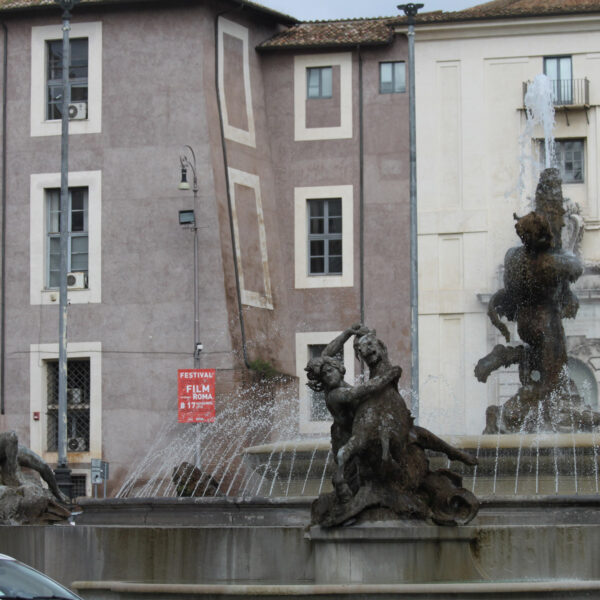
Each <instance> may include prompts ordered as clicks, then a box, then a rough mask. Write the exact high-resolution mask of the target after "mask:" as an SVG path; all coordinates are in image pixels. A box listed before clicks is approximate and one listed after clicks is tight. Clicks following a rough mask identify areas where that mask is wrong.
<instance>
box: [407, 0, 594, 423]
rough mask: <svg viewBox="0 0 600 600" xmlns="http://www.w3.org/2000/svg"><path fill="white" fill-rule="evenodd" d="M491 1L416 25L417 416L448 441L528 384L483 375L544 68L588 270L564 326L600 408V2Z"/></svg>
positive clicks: (536, 145)
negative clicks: (529, 91)
mask: <svg viewBox="0 0 600 600" xmlns="http://www.w3.org/2000/svg"><path fill="white" fill-rule="evenodd" d="M492 4H494V5H495V7H496V8H497V12H494V6H489V7H487V8H486V6H482V7H481V9H478V8H474V9H470V10H465V11H463V12H462V13H456V15H454V17H452V18H446V19H445V18H444V17H443V16H442V17H439V16H438V17H437V18H432V19H429V20H428V19H426V18H424V19H423V21H422V22H421V23H420V24H419V25H418V26H417V36H416V40H417V42H416V70H417V78H416V85H417V91H416V94H417V140H418V142H417V153H418V201H419V333H420V346H419V355H420V415H421V424H422V425H424V426H425V427H431V428H432V429H434V430H437V431H445V432H446V433H469V434H478V433H481V432H482V430H483V428H484V424H485V409H486V406H487V405H488V404H498V403H500V402H502V401H504V400H506V399H507V398H509V397H510V396H511V395H512V394H513V393H514V392H515V391H516V389H517V387H518V376H517V373H516V372H514V370H512V371H507V370H502V369H501V370H500V372H497V373H496V374H494V375H493V376H492V377H490V379H489V380H488V382H487V384H481V383H479V382H478V381H477V380H476V379H475V377H474V375H473V369H474V367H475V364H476V363H477V361H478V360H479V359H480V358H481V357H483V356H485V355H486V354H487V353H488V352H489V351H490V350H491V348H492V347H493V346H494V345H495V344H496V343H500V341H501V339H500V338H501V336H500V335H499V332H498V331H497V330H496V329H494V328H493V327H492V326H491V324H490V323H489V320H488V318H487V315H486V310H487V301H488V300H489V297H490V295H491V294H493V293H494V292H495V291H496V290H497V289H499V288H500V287H502V272H501V265H502V263H503V259H504V254H505V252H506V251H507V250H508V249H509V248H510V247H511V246H515V245H518V244H519V243H520V242H519V239H518V237H517V235H516V233H515V230H514V220H513V213H517V214H519V215H523V214H525V213H526V212H529V210H532V204H531V198H532V197H533V193H534V191H535V181H536V180H535V177H534V176H532V173H533V172H534V171H535V170H536V169H538V170H539V166H538V165H534V164H533V163H534V162H536V161H539V160H540V158H539V150H540V147H541V141H540V140H542V139H543V137H544V134H543V132H542V130H541V128H539V127H538V128H536V129H535V130H534V131H533V132H532V133H528V132H526V118H525V111H524V89H525V87H524V86H527V85H528V82H532V81H533V80H534V78H535V77H536V76H537V75H538V74H540V73H546V74H547V75H548V77H549V78H550V79H551V80H553V86H554V87H553V93H554V104H555V111H556V114H555V120H556V126H555V128H554V136H555V138H556V141H557V166H558V167H559V169H560V170H561V173H562V176H563V193H564V196H565V197H568V198H569V199H570V201H571V204H570V205H571V207H572V210H573V211H574V215H573V216H572V217H571V219H570V221H569V223H570V224H569V228H568V229H569V233H568V235H567V234H565V236H564V237H565V242H566V244H567V245H570V247H571V248H572V249H573V250H574V251H575V252H578V253H580V254H581V256H582V259H583V260H584V262H585V264H586V266H587V268H586V272H585V274H584V276H583V277H582V278H581V279H580V281H579V282H578V284H577V286H576V287H577V294H578V297H579V301H580V309H579V314H578V315H577V318H576V319H575V320H566V321H565V329H566V334H567V338H568V344H569V365H570V368H571V373H572V376H573V377H574V379H575V380H576V382H577V385H578V387H579V389H580V392H582V393H583V395H584V396H585V397H586V400H587V401H588V402H590V404H592V406H596V407H597V403H598V396H597V385H598V383H599V382H600V371H599V370H598V367H599V366H600V357H599V355H598V350H597V348H598V337H599V336H600V321H599V320H598V317H599V316H600V315H599V308H600V305H599V304H598V300H599V298H600V296H599V293H598V279H597V277H596V276H595V275H594V273H596V272H597V268H596V265H597V264H598V261H600V227H599V217H600V180H599V165H600V163H599V154H598V150H599V143H600V139H599V126H600V122H599V115H598V104H599V103H600V54H599V53H598V48H599V47H600V33H599V31H600V27H599V26H600V6H599V7H597V8H596V9H595V10H594V9H593V7H589V6H587V7H585V8H582V9H581V10H579V11H578V10H577V8H578V7H577V6H576V5H577V3H573V5H574V6H573V7H571V8H570V9H569V11H571V12H569V11H567V10H566V9H564V7H561V6H559V5H558V4H557V3H552V2H550V3H547V2H540V3H538V4H539V7H538V10H537V11H536V9H535V7H533V8H531V6H530V5H531V3H528V12H527V11H525V9H522V10H521V9H519V6H520V4H524V3H518V2H517V3H514V4H513V3H502V2H497V3H492ZM503 4H505V5H507V6H501V5H503ZM509 4H510V5H511V6H513V9H512V13H511V8H510V7H509V6H508V5H509ZM581 4H582V5H583V4H584V3H581ZM588 4H589V3H588ZM552 9H554V13H553V12H552ZM561 9H562V12H561ZM519 11H520V12H519ZM565 13H568V14H565ZM459 15H461V17H460V18H458V16H459ZM575 205H576V207H575ZM579 234H583V238H582V240H581V239H577V240H576V239H575V238H578V235H579ZM569 237H570V238H571V239H570V240H568V239H567V238H569ZM511 335H512V336H513V340H514V339H518V338H517V337H516V331H515V330H514V327H511ZM440 428H441V429H440Z"/></svg>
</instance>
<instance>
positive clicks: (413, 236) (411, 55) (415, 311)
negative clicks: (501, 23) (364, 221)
mask: <svg viewBox="0 0 600 600" xmlns="http://www.w3.org/2000/svg"><path fill="white" fill-rule="evenodd" d="M422 7H423V5H422V4H402V5H400V6H398V8H399V9H400V10H403V11H404V14H405V15H406V16H407V17H408V106H409V109H408V110H409V132H410V133H409V144H410V334H411V335H410V337H411V343H410V347H411V386H412V390H413V398H412V400H413V401H412V413H413V416H414V418H415V422H416V423H418V422H419V255H418V237H417V236H418V230H417V129H416V111H415V16H416V15H417V12H418V10H419V8H422Z"/></svg>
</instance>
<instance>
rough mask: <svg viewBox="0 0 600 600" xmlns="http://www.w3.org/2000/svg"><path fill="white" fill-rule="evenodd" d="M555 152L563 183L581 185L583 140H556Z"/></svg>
mask: <svg viewBox="0 0 600 600" xmlns="http://www.w3.org/2000/svg"><path fill="white" fill-rule="evenodd" d="M555 151H556V164H557V167H558V170H559V171H560V175H561V177H562V180H563V183H583V140H556V150H555Z"/></svg>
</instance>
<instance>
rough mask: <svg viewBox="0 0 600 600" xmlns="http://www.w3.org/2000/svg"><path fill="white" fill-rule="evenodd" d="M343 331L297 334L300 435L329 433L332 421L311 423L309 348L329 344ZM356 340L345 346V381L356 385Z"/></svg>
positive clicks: (350, 340) (352, 339) (348, 342)
mask: <svg viewBox="0 0 600 600" xmlns="http://www.w3.org/2000/svg"><path fill="white" fill-rule="evenodd" d="M340 333H342V332H341V331H309V332H296V376H297V377H298V383H299V386H300V388H299V390H298V398H299V418H300V422H299V428H300V433H329V430H330V427H331V420H328V421H311V419H310V401H311V394H310V391H311V390H310V389H309V388H308V387H307V385H306V384H307V382H308V378H307V377H306V371H305V370H304V368H305V367H306V364H307V363H308V359H309V350H308V347H309V346H312V345H316V344H329V342H331V341H333V340H334V339H335V338H336V337H337V336H338V335H340ZM353 343H354V338H353V337H351V338H350V339H349V340H348V341H347V342H346V343H345V344H344V367H345V368H346V374H345V375H344V381H346V382H347V383H349V384H350V385H354V346H353Z"/></svg>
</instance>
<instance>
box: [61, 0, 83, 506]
mask: <svg viewBox="0 0 600 600" xmlns="http://www.w3.org/2000/svg"><path fill="white" fill-rule="evenodd" d="M79 1H80V0H55V2H56V4H58V5H59V6H60V7H61V8H62V11H63V14H62V23H63V24H62V30H63V40H62V109H61V145H60V150H61V152H60V154H61V161H60V281H59V284H60V285H59V317H58V330H59V331H58V448H57V450H58V461H57V463H58V464H57V467H56V481H57V483H58V486H59V487H60V489H61V491H62V492H63V493H64V494H66V495H67V496H69V497H71V490H72V487H73V482H72V480H71V470H70V469H69V467H68V464H67V264H68V256H69V245H68V244H69V240H68V237H67V229H68V206H69V104H70V103H71V86H70V85H69V68H70V64H71V46H70V43H69V31H70V30H71V10H72V9H73V7H74V6H75V5H76V4H78V3H79Z"/></svg>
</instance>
